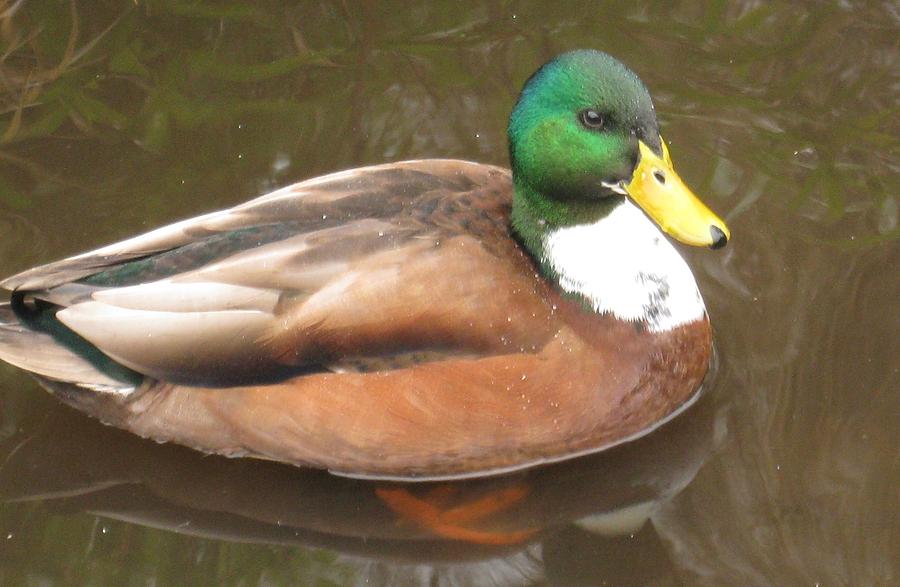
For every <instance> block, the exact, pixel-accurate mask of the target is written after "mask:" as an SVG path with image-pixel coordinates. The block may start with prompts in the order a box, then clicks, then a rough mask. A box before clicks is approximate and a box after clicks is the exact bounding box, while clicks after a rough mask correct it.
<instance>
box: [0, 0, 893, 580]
mask: <svg viewBox="0 0 900 587" xmlns="http://www.w3.org/2000/svg"><path fill="white" fill-rule="evenodd" d="M3 5H4V6H5V7H6V8H3V9H2V10H0V41H2V52H0V54H2V62H0V84H2V85H0V88H2V94H0V99H2V112H3V114H2V116H0V274H3V275H8V274H11V273H14V272H17V271H19V270H22V269H25V268H27V267H30V266H32V265H36V264H39V263H43V262H47V261H51V260H54V259H57V258H60V257H63V256H67V255H70V254H73V253H77V252H80V251H83V250H86V249H89V248H93V247H95V246H98V245H101V244H105V243H107V242H110V241H113V240H116V239H120V238H123V237H125V236H128V235H132V234H136V233H139V232H143V231H144V230H146V229H149V228H151V227H154V226H158V225H161V224H163V223H165V222H168V221H171V220H175V219H178V218H182V217H186V216H192V215H195V214H199V213H201V212H204V211H208V210H212V209H216V208H220V207H224V206H228V205H232V204H235V203H238V202H240V201H243V200H245V199H248V198H249V197H251V196H254V195H257V194H260V193H263V192H265V191H267V190H269V189H270V188H273V187H275V186H280V185H284V184H287V183H289V182H292V181H295V180H299V179H302V178H306V177H312V176H315V175H318V174H321V173H324V172H327V171H333V170H338V169H343V168H348V167H355V166H359V165H363V164H369V163H379V162H384V161H394V160H400V159H404V158H421V157H458V158H466V159H473V160H478V161H484V162H491V163H505V160H506V152H505V149H506V146H505V124H506V117H507V115H508V112H509V109H510V107H511V105H512V101H513V100H514V98H515V95H516V93H517V91H518V89H519V88H520V86H521V84H522V82H523V80H524V79H525V78H526V77H527V76H528V75H529V74H530V73H531V72H532V71H533V70H534V69H535V67H537V66H538V65H539V64H540V63H542V62H543V61H545V60H546V59H547V58H548V57H550V56H552V55H554V54H556V53H558V52H560V51H563V50H566V49H571V48H576V47H592V48H598V49H603V50H606V51H608V52H610V53H613V54H614V55H616V56H618V57H619V58H621V59H622V60H624V61H625V62H626V63H628V64H629V65H630V66H631V67H632V68H633V69H635V70H636V71H637V72H638V73H639V74H640V75H641V77H642V78H643V79H644V80H645V82H646V83H647V84H648V85H649V87H650V89H651V92H652V93H653V95H654V98H655V101H656V106H657V110H658V112H659V113H660V117H661V122H662V125H663V131H664V135H665V136H666V137H667V138H668V139H669V140H670V141H671V142H672V151H673V156H674V157H675V160H676V162H677V163H678V165H679V171H680V172H681V175H682V177H684V178H685V179H686V180H687V181H688V182H689V183H690V184H691V185H692V186H693V187H694V188H695V190H696V191H697V193H698V194H701V195H703V196H704V197H705V199H706V201H707V202H708V203H709V204H710V205H711V206H712V207H713V208H715V209H716V210H718V211H720V212H722V213H723V214H724V216H725V217H726V219H727V221H728V222H729V225H730V227H731V229H732V231H733V234H734V240H733V243H732V244H730V245H729V247H728V248H726V249H725V250H724V251H721V252H719V253H710V252H709V251H700V250H697V251H695V250H685V251H684V253H685V255H686V256H687V257H688V259H689V261H690V263H691V265H692V267H693V268H694V271H695V274H696V276H697V278H698V280H699V282H700V284H701V289H702V290H703V292H704V296H705V298H706V302H707V306H708V308H709V310H710V314H711V317H712V321H713V325H714V327H715V331H716V341H717V347H718V357H719V358H718V368H717V370H716V371H715V373H714V374H713V376H712V377H711V379H710V381H709V393H708V394H707V395H706V396H705V397H704V399H703V400H702V401H701V402H700V404H699V405H697V406H695V407H694V408H693V409H692V410H691V411H690V412H688V413H686V414H685V415H683V416H682V417H681V418H679V419H678V420H676V421H675V422H674V423H673V424H672V425H670V426H668V427H666V428H665V429H664V430H662V431H660V432H659V433H658V434H655V435H652V436H651V437H649V438H646V439H644V440H643V441H641V442H639V443H636V444H634V445H631V446H627V447H624V448H622V449H619V450H616V451H614V452H613V453H611V454H607V455H601V456H599V457H596V458H592V459H586V460H581V461H577V462H575V463H572V464H570V465H566V466H562V467H554V468H550V469H545V470H540V471H535V472H531V473H527V474H521V475H517V476H513V477H510V478H505V479H499V480H494V481H489V482H480V483H468V484H465V485H458V486H450V487H428V486H425V487H419V488H415V489H413V490H411V491H410V492H408V493H403V488H398V487H395V486H386V485H376V484H369V483H362V482H352V481H347V480H338V479H335V478H332V477H329V476H328V475H326V474H322V473H318V472H309V471H300V470H296V469H291V468H287V467H281V466H276V465H271V464H260V463H252V462H245V461H230V460H226V459H219V458H211V457H202V456H200V455H197V454H195V453H193V452H191V451H188V450H185V449H181V448H178V447H173V446H161V445H156V444H153V443H148V442H144V441H140V440H138V439H136V438H133V437H131V436H130V435H127V434H125V433H121V432H118V431H114V430H111V429H108V428H105V427H103V426H101V425H99V424H97V423H96V422H94V421H92V420H89V419H87V418H85V417H82V416H81V415H79V414H76V413H74V412H71V411H70V410H68V409H67V408H65V407H63V406H61V405H60V404H58V402H56V401H55V400H53V399H52V398H50V397H49V396H48V395H47V394H46V393H44V392H43V391H42V390H41V389H40V387H39V386H38V385H37V384H36V383H35V382H33V381H32V380H31V379H30V378H29V377H27V376H26V375H24V374H23V373H21V372H19V371H17V370H16V369H14V368H12V367H8V366H6V365H0V495H2V501H0V583H2V584H4V585H32V584H41V585H44V584H66V585H68V584H93V585H109V584H114V585H126V584H127V585H131V584H134V585H147V584H155V585H183V584H191V585H205V584H208V585H229V584H240V585H255V584H303V585H305V584H317V585H344V584H368V585H381V584H384V585H409V584H423V585H520V584H526V585H530V584H538V585H543V584H549V585H601V584H602V585H632V584H633V585H680V584H685V585H710V586H718V585H809V586H813V585H822V586H831V585H889V584H897V583H898V582H900V564H898V560H900V558H898V552H900V551H898V545H900V518H898V515H900V514H898V512H900V489H898V488H900V434H898V430H900V399H898V370H900V345H898V331H900V312H898V310H900V307H898V303H897V299H898V291H900V272H898V262H900V246H898V234H900V231H898V227H897V220H898V200H897V197H898V193H900V190H898V187H900V186H898V180H897V177H898V168H900V158H898V152H900V149H898V146H900V144H898V136H900V132H898V131H900V124H898V120H900V117H898V98H897V87H898V86H897V80H898V74H900V63H898V42H897V39H898V38H900V35H898V32H900V14H898V9H897V6H896V3H893V2H881V3H879V2H868V3H863V2H840V3H827V2H826V3H819V2H815V3H813V2H805V3H798V2H776V3H761V2H752V1H743V2H740V1H733V2H715V1H708V2H699V3H696V2H695V3H684V6H676V7H672V3H664V2H660V3H658V4H653V3H648V2H633V3H628V8H623V6H624V5H621V3H605V2H598V3H593V4H586V3H577V4H576V3H571V4H569V3H553V4H552V5H551V4H550V3H540V4H539V3H525V2H484V3H474V2H473V3H458V2H429V3H424V5H423V6H415V5H411V4H408V3H404V2H377V3H376V2H362V3H359V4H357V3H350V2H332V3H328V2H299V3H296V5H295V6H287V5H285V3H282V2H274V1H272V2H257V3H250V2H247V3H236V2H233V3H227V2H223V3H214V4H213V3H209V4H205V3H204V4H201V3H197V2H189V1H180V0H168V1H158V2H146V1H144V0H141V1H139V2H132V1H131V0H127V1H124V0H123V1H122V2H103V3H99V2H73V3H72V4H71V5H69V4H65V3H58V2H49V1H46V2H40V1H26V2H24V3H13V2H6V3H3ZM488 495H492V496H494V498H495V501H493V502H492V503H493V504H494V506H493V509H491V508H487V509H485V508H482V509H481V514H480V517H479V515H476V514H470V518H468V519H467V520H466V524H463V526H465V527H466V528H468V529H470V530H471V529H472V528H477V530H473V531H471V532H468V533H465V532H462V531H461V530H460V526H459V525H456V526H454V525H452V524H451V525H443V526H441V525H435V524H433V523H431V522H429V521H428V520H427V519H426V518H427V515H425V514H423V516H424V517H423V518H420V519H411V518H410V517H408V516H407V517H405V518H403V517H401V516H398V515H397V514H396V513H395V511H393V510H392V509H391V507H389V505H387V504H389V503H391V498H392V496H393V497H397V496H405V497H406V498H407V499H411V500H413V502H414V503H416V504H419V505H421V506H422V508H423V511H425V510H427V508H426V507H425V506H427V505H428V504H432V503H438V502H440V503H442V504H443V505H445V506H453V507H458V508H460V509H462V508H463V507H464V506H472V505H475V506H476V507H475V510H476V512H477V511H478V507H479V504H483V503H484V499H485V496H488ZM497 496H500V497H499V498H497ZM422 504H424V505H422ZM469 511H471V510H469ZM426 514H427V511H426ZM432 522H433V520H432Z"/></svg>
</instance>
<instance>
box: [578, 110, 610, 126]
mask: <svg viewBox="0 0 900 587" xmlns="http://www.w3.org/2000/svg"><path fill="white" fill-rule="evenodd" d="M579 118H580V119H581V124H583V125H584V126H585V127H587V128H589V129H591V130H599V129H601V128H603V125H604V124H605V123H606V120H605V119H604V117H603V115H602V114H600V113H599V112H597V111H596V110H594V109H593V108H588V109H587V110H582V111H581V113H580V114H579Z"/></svg>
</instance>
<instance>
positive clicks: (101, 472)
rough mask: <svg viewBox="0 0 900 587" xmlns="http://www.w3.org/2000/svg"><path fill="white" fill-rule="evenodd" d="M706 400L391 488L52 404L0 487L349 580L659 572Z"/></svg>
mask: <svg viewBox="0 0 900 587" xmlns="http://www.w3.org/2000/svg"><path fill="white" fill-rule="evenodd" d="M719 411H720V410H718V409H717V407H716V402H715V399H714V398H711V397H703V398H701V399H700V401H698V402H697V404H696V405H694V406H693V407H692V408H691V409H689V410H688V411H687V412H686V413H684V414H683V415H681V416H680V417H678V418H676V419H675V420H674V421H672V422H670V423H668V424H667V425H665V426H663V427H662V428H660V429H659V430H657V431H656V432H654V433H652V434H650V435H649V436H646V437H644V438H642V439H640V440H637V441H634V442H632V443H629V444H626V445H622V446H619V447H617V448H615V449H612V450H610V451H607V452H605V453H601V454H599V455H594V456H591V457H585V458H580V459H576V460H573V461H570V462H568V463H562V464H557V465H552V466H547V467H543V468H538V469H533V470H530V471H525V472H520V473H516V474H513V475H508V476H503V477H495V478H488V479H480V480H467V481H460V482H453V483H448V482H434V483H415V484H400V483H384V482H373V481H361V480H354V479H345V478H340V477H335V476H333V475H330V474H328V473H325V472H322V471H315V470H306V469H299V468H294V467H290V466H285V465H281V464H277V463H270V462H263V461H255V460H250V459H227V458H221V457H216V456H204V455H202V454H199V453H196V452H194V451H191V450H188V449H185V448H182V447H179V446H175V445H158V444H155V443H153V442H149V441H144V440H141V439H139V438H136V437H134V436H132V435H130V434H128V433H126V432H122V431H119V430H116V429H113V428H109V427H105V426H102V425H100V424H97V423H96V422H95V421H93V420H89V419H87V418H84V417H82V416H80V415H78V414H76V413H74V412H71V411H69V410H68V409H65V408H59V409H58V410H57V411H55V412H54V413H53V414H52V415H51V416H50V417H49V418H48V419H47V420H46V421H45V422H44V423H43V425H42V426H41V427H40V428H39V429H37V430H34V431H31V432H29V433H27V436H25V435H20V436H19V437H18V438H15V437H14V438H12V439H10V440H9V441H8V442H6V443H4V447H3V452H4V453H5V454H0V462H4V464H3V466H2V469H0V492H2V496H3V499H4V500H5V501H43V502H44V503H45V504H46V505H48V506H52V507H54V508H59V510H60V511H65V512H85V513H89V514H93V515H98V516H103V517H108V518H113V519H117V520H123V521H127V522H130V523H133V524H139V525H142V526H147V527H152V528H162V529H165V530H169V531H172V532H177V533H180V534H183V535H189V536H196V537H202V538H212V539H217V540H224V541H231V542H242V543H260V544H273V545H296V546H302V547H308V548H317V549H326V550H328V551H331V552H332V553H334V555H335V556H336V557H337V558H336V564H338V563H339V564H340V565H341V566H343V567H344V568H349V569H352V571H353V573H352V575H354V576H355V578H354V579H353V582H354V583H358V584H369V585H378V584H385V585H387V584H391V585H394V584H404V585H414V584H425V585H467V584H472V585H476V584H477V585H518V584H522V583H530V582H533V581H536V580H541V579H546V580H549V582H551V583H553V584H565V585H570V584H581V583H583V582H584V581H585V580H586V578H589V579H590V583H592V584H593V583H595V582H596V581H600V582H602V581H603V578H604V577H607V578H610V579H614V578H616V577H620V578H622V577H628V580H629V582H634V581H635V580H637V581H638V583H640V584H644V583H646V582H647V581H652V580H653V579H654V578H655V577H662V576H666V575H668V574H670V573H671V570H672V569H671V567H672V561H671V560H670V558H669V557H670V555H669V554H667V553H666V551H665V548H664V545H663V543H662V542H661V541H660V540H659V538H658V536H657V535H656V532H655V531H654V530H653V528H652V524H648V523H647V521H648V519H649V520H652V518H653V516H654V514H655V513H656V512H658V511H660V509H661V508H663V507H665V505H666V504H667V503H668V502H669V501H670V500H671V499H672V498H673V497H674V496H675V495H677V494H678V493H679V492H680V491H681V490H683V489H684V488H685V487H686V486H687V485H688V484H689V483H690V482H691V480H692V479H693V478H694V476H695V474H696V473H697V471H698V470H699V468H700V467H701V465H702V464H703V462H704V461H705V460H706V458H707V457H708V456H709V455H710V454H711V453H712V452H713V450H714V447H715V446H717V445H718V444H719V442H720V440H721V438H722V436H723V434H724V417H722V415H721V414H720V413H719ZM60 431H65V434H64V435H62V436H61V432H60ZM616 584H618V583H616Z"/></svg>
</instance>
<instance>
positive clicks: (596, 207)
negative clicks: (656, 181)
mask: <svg viewBox="0 0 900 587" xmlns="http://www.w3.org/2000/svg"><path fill="white" fill-rule="evenodd" d="M513 189H514V192H513V206H512V214H511V220H512V225H513V229H514V230H515V232H516V234H517V235H518V236H519V239H520V240H521V242H522V244H523V245H525V248H526V249H528V252H529V253H531V255H532V256H533V257H534V258H535V259H537V260H538V261H542V260H543V257H544V250H543V247H544V240H545V238H544V237H545V236H546V235H547V234H548V233H549V232H552V231H554V230H556V229H558V228H563V227H567V226H574V225H577V224H593V223H595V222H597V221H598V220H600V219H601V218H603V217H605V216H606V215H608V214H609V213H610V212H611V211H612V210H613V209H614V208H615V207H616V206H618V205H619V204H621V203H622V201H623V200H624V197H623V196H615V195H613V196H609V197H605V198H603V199H602V200H601V201H599V202H598V201H597V200H585V199H571V198H566V199H555V198H548V197H546V196H544V195H542V194H541V193H540V192H538V191H537V190H535V189H534V188H532V187H531V186H529V185H528V184H527V183H525V182H523V181H522V180H521V179H518V178H516V179H515V180H514V185H513Z"/></svg>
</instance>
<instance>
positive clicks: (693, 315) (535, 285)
mask: <svg viewBox="0 0 900 587" xmlns="http://www.w3.org/2000/svg"><path fill="white" fill-rule="evenodd" d="M508 136H509V145H510V147H509V153H510V162H511V172H510V171H507V170H506V169H502V168H500V167H495V166H491V165H483V164H478V163H471V162H467V161H456V160H444V159H427V160H416V161H404V162H400V163H390V164H386V165H376V166H372V167H363V168H359V169H352V170H349V171H342V172H339V173H334V174H331V175H326V176H324V177H319V178H315V179H310V180H307V181H303V182H300V183H297V184H294V185H291V186H288V187H285V188H283V189H280V190H278V191H275V192H273V193H270V194H268V195H264V196H262V197H259V198H256V199H254V200H252V201H250V202H248V203H245V204H242V205H239V206H236V207H234V208H231V209H228V210H224V211H220V212H214V213H211V214H206V215H203V216H200V217H197V218H193V219H190V220H184V221H182V222H177V223H175V224H172V225H170V226H166V227H164V228H160V229H157V230H154V231H152V232H149V233H147V234H144V235H141V236H138V237H135V238H132V239H129V240H126V241H123V242H120V243H117V244H113V245H110V246H107V247H104V248H101V249H98V250H96V251H93V252H89V253H86V254H82V255H78V256H76V257H72V258H69V259H65V260H62V261H58V262H56V263H51V264H48V265H44V266H40V267H37V268H34V269H30V270H28V271H25V272H23V273H20V274H18V275H15V276H13V277H10V278H8V279H6V280H5V281H3V282H2V284H0V285H2V286H3V287H5V288H6V289H8V290H11V291H12V294H11V300H10V305H9V306H8V307H6V308H5V309H3V311H2V315H0V321H2V323H3V325H2V327H0V357H2V358H3V359H5V360H6V361H8V362H10V363H12V364H14V365H17V366H19V367H22V368H24V369H27V370H29V371H31V372H32V373H34V374H35V375H36V376H37V377H38V378H39V380H40V381H41V382H42V384H43V385H44V386H45V387H47V388H48V389H50V390H51V391H53V392H54V393H55V394H56V395H58V396H59V397H60V398H61V399H62V400H63V401H65V402H67V403H69V404H71V405H73V406H75V407H76V408H78V409H81V410H83V411H85V412H87V413H89V414H91V415H93V416H95V417H97V418H99V419H100V420H102V421H104V422H106V423H108V424H111V425H114V426H118V427H122V428H125V429H127V430H130V431H132V432H134V433H136V434H139V435H141V436H144V437H147V438H152V439H154V440H157V441H170V442H176V443H180V444H184V445H187V446H190V447H193V448H197V449H200V450H203V451H207V452H211V453H219V454H224V455H230V456H252V457H259V458H265V459H273V460H277V461H283V462H287V463H293V464H297V465H305V466H313V467H322V468H327V469H329V470H331V471H332V472H334V473H337V474H341V475H349V476H359V477H372V478H385V479H409V478H418V479H424V478H427V479H434V478H454V477H466V476H476V475H484V474H492V473H500V472H506V471H511V470H515V469H520V468H525V467H530V466H535V465H539V464H541V463H547V462H551V461H558V460H562V459H567V458H572V457H574V456H577V455H582V454H586V453H591V452H596V451H599V450H603V449H605V448H608V447H610V446H613V445H615V444H619V443H621V442H623V441H625V440H628V439H632V438H635V437H637V436H639V435H642V434H644V433H646V432H647V431H649V430H650V429H652V428H654V427H655V426H657V425H659V424H660V423H661V422H663V421H665V420H666V419H667V418H670V417H671V416H672V415H673V414H674V413H676V412H677V411H679V410H680V409H681V408H683V407H684V406H685V405H686V404H687V403H689V400H690V399H691V398H692V397H693V396H694V395H695V393H696V392H697V390H698V388H699V386H700V383H701V381H702V380H703V378H704V376H705V374H706V371H707V369H708V364H709V359H710V348H711V333H710V326H709V323H708V319H707V316H706V312H705V309H704V305H703V301H702V298H701V296H700V293H699V291H698V288H697V285H696V283H695V281H694V278H693V276H692V274H691V271H690V269H689V268H688V266H687V264H686V263H685V262H684V261H683V259H682V258H681V257H680V256H679V254H678V253H677V251H676V250H675V248H674V247H673V246H672V245H671V244H670V243H669V242H668V240H667V239H666V238H665V237H664V236H663V234H662V232H660V230H659V228H661V229H662V230H664V231H665V232H666V233H668V234H669V235H671V236H673V237H674V238H675V239H677V240H679V241H681V242H684V243H687V244H690V245H699V246H709V247H712V248H718V247H721V246H723V245H724V244H725V243H726V241H727V240H728V238H729V232H728V228H727V227H726V226H725V224H724V223H723V222H722V221H721V220H720V219H719V218H718V217H717V216H716V215H715V214H713V213H712V212H711V211H710V210H709V209H708V208H706V207H705V206H704V205H703V204H702V203H701V202H700V201H699V200H698V199H697V198H696V197H695V196H694V195H693V194H692V193H691V191H690V190H689V189H688V188H687V187H686V186H685V185H684V183H683V182H682V181H681V179H680V178H679V177H678V175H677V174H676V173H675V171H674V169H673V166H672V162H671V159H670V157H669V153H668V151H667V148H666V143H665V142H664V141H663V139H662V137H661V136H660V133H659V126H658V123H657V120H656V116H655V113H654V108H653V103H652V101H651V98H650V94H649V93H648V91H647V89H646V87H645V86H644V85H643V83H641V81H640V80H639V79H638V77H637V76H636V75H635V74H634V73H633V72H632V71H631V70H629V69H628V68H627V67H626V66H625V65H623V64H622V63H620V62H619V61H617V60H616V59H614V58H612V57H611V56H609V55H607V54H605V53H602V52H599V51H574V52H570V53H565V54H563V55H560V56H558V57H556V58H555V59H553V60H552V61H550V62H548V63H547V64H545V65H544V66H542V67H541V68H540V69H539V70H538V71H537V72H536V73H535V74H534V75H532V76H531V78H529V79H528V81H527V82H526V83H525V86H524V88H523V90H522V93H521V95H520V97H519V99H518V101H517V103H516V105H515V107H514V108H513V110H512V114H511V116H510V120H509V127H508Z"/></svg>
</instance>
